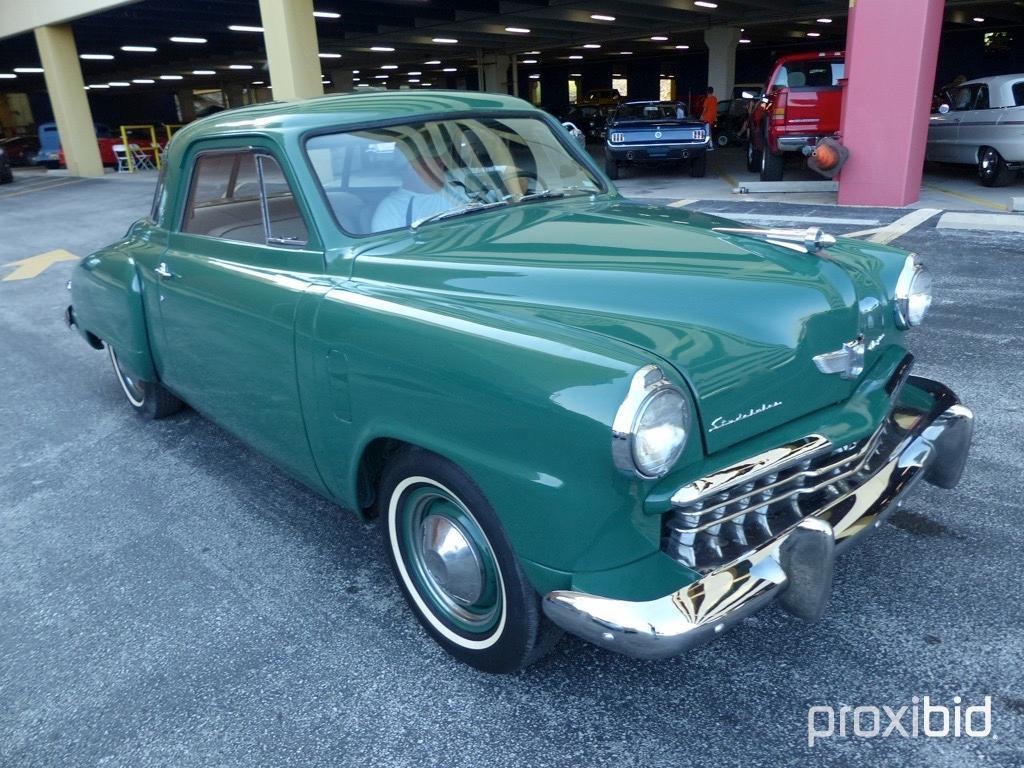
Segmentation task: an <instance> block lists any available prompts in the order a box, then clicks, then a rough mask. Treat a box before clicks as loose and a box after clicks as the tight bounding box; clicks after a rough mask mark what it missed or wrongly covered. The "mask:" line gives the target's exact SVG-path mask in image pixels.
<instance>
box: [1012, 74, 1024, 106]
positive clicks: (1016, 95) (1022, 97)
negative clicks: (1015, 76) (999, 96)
mask: <svg viewBox="0 0 1024 768" xmlns="http://www.w3.org/2000/svg"><path fill="white" fill-rule="evenodd" d="M1013 103H1014V104H1016V105H1017V106H1018V107H1024V80H1021V81H1020V82H1019V83H1014V84H1013Z"/></svg>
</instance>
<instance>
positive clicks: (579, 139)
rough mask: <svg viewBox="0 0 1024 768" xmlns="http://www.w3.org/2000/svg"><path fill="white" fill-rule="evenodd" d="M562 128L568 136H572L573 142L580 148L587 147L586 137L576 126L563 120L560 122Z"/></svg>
mask: <svg viewBox="0 0 1024 768" xmlns="http://www.w3.org/2000/svg"><path fill="white" fill-rule="evenodd" d="M562 127H563V128H565V130H567V131H568V132H569V135H570V136H572V138H573V141H575V142H576V143H577V144H579V145H580V146H581V147H586V146H587V136H586V134H585V133H583V131H581V130H580V129H579V128H578V127H577V126H576V123H573V122H571V121H569V120H565V121H563V122H562Z"/></svg>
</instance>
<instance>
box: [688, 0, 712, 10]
mask: <svg viewBox="0 0 1024 768" xmlns="http://www.w3.org/2000/svg"><path fill="white" fill-rule="evenodd" d="M693 4H694V5H699V6H700V7H701V8H717V7H718V3H709V2H707V0H693Z"/></svg>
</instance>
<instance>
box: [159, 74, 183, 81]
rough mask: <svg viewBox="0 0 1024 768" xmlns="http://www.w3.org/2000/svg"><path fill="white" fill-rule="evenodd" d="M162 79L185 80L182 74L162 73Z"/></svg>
mask: <svg viewBox="0 0 1024 768" xmlns="http://www.w3.org/2000/svg"><path fill="white" fill-rule="evenodd" d="M160 79H161V80H184V79H185V78H183V77H182V76H181V75H160Z"/></svg>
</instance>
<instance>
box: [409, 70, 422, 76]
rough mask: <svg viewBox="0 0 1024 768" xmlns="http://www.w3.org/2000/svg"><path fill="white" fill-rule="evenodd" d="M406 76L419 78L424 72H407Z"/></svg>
mask: <svg viewBox="0 0 1024 768" xmlns="http://www.w3.org/2000/svg"><path fill="white" fill-rule="evenodd" d="M405 74H407V75H408V76H409V77H418V76H419V75H422V74H423V73H422V72H420V71H419V70H418V69H417V70H414V71H412V72H406V73H405Z"/></svg>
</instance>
